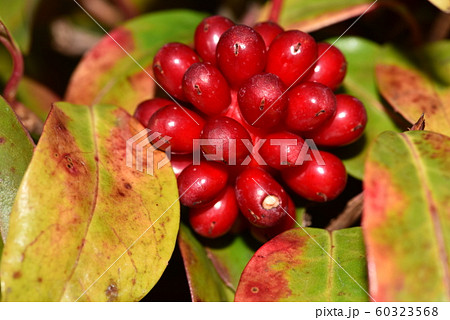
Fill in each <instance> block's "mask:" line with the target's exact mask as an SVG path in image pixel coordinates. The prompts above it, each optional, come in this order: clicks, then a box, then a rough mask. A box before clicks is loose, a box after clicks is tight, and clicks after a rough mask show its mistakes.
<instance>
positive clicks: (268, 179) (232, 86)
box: [135, 16, 367, 240]
mask: <svg viewBox="0 0 450 320" xmlns="http://www.w3.org/2000/svg"><path fill="white" fill-rule="evenodd" d="M346 68H347V63H346V60H345V57H344V56H343V54H342V53H341V52H340V51H339V49H337V48H336V47H334V46H332V45H330V44H327V43H316V42H315V40H314V39H313V38H312V37H311V36H310V35H309V34H307V33H304V32H301V31H298V30H289V31H284V30H283V29H282V28H281V27H280V26H279V25H277V24H276V23H273V22H263V23H259V24H257V25H255V26H254V27H253V28H251V27H249V26H245V25H235V24H234V23H233V22H232V21H231V20H229V19H227V18H225V17H221V16H212V17H208V18H206V19H204V20H203V21H202V22H201V23H200V24H199V25H198V27H197V29H196V31H195V39H194V49H192V48H191V47H189V46H187V45H185V44H181V43H168V44H166V45H164V46H163V47H162V48H161V49H160V50H159V51H158V52H157V53H156V55H155V58H154V61H153V72H154V75H155V77H156V80H157V81H158V83H159V84H160V85H161V86H162V87H163V89H164V90H165V91H166V92H167V93H168V94H170V95H171V96H172V97H174V98H175V99H176V103H175V100H174V101H170V100H166V99H162V98H155V99H152V100H148V101H145V102H143V103H141V104H140V105H139V106H138V108H137V110H136V113H135V117H136V118H137V119H138V120H139V121H140V122H141V123H142V124H144V125H146V126H147V128H149V129H150V130H151V131H152V132H157V133H160V134H161V136H160V139H164V141H159V143H158V145H160V146H159V149H161V150H166V149H167V148H168V147H169V146H170V152H171V153H172V165H173V167H174V171H175V173H176V175H177V178H178V188H179V192H180V196H181V197H180V201H181V203H182V204H183V205H185V206H187V207H189V208H190V213H189V214H190V217H189V218H190V223H191V225H192V227H193V229H194V230H195V231H196V232H197V233H199V234H200V235H202V236H205V237H209V238H215V237H219V236H221V235H223V234H225V233H227V232H228V231H229V230H230V228H231V227H232V225H233V224H234V223H235V220H236V219H237V217H238V214H239V211H240V212H242V214H243V216H245V217H246V218H247V220H248V221H249V222H250V223H251V230H252V233H253V234H254V235H255V236H256V237H257V238H259V239H264V240H266V239H267V238H270V237H272V236H274V235H276V234H278V233H280V232H282V231H284V230H286V229H290V228H292V227H294V226H295V221H294V220H293V218H295V206H294V204H293V202H292V200H291V198H290V197H289V195H288V194H287V193H286V191H285V190H284V188H283V187H282V186H281V185H280V184H279V183H278V182H277V181H276V179H275V178H274V177H276V176H280V177H281V179H282V181H284V183H285V184H286V185H287V186H289V187H290V188H291V189H292V190H293V191H294V192H295V193H297V194H299V195H300V196H302V197H304V198H306V199H308V200H312V201H318V202H323V201H328V200H332V199H335V198H336V197H337V196H338V195H339V194H340V193H341V192H342V191H343V190H344V188H345V185H346V181H347V173H346V170H345V167H344V165H343V164H342V162H341V160H340V159H339V158H338V157H336V156H335V155H333V154H331V153H329V152H325V151H319V150H317V149H314V148H312V147H313V146H314V145H310V144H308V141H309V140H304V139H310V141H313V142H314V143H315V144H317V145H319V146H324V147H336V146H342V145H346V144H349V143H352V142H354V141H355V140H356V139H358V138H359V137H360V136H361V135H362V133H363V131H364V128H365V125H366V122H367V115H366V111H365V109H364V106H363V104H362V103H361V102H360V101H359V100H357V99H356V98H354V97H352V96H349V95H345V94H337V95H335V94H334V93H333V91H334V90H335V89H337V88H338V87H339V85H340V84H341V83H342V81H343V79H344V76H345V73H346ZM167 137H170V140H168V139H167ZM156 141H158V139H155V140H154V141H153V143H154V142H156ZM200 153H201V154H200ZM192 154H197V155H198V159H199V161H198V163H193V161H192ZM194 158H195V157H194ZM211 160H212V161H211Z"/></svg>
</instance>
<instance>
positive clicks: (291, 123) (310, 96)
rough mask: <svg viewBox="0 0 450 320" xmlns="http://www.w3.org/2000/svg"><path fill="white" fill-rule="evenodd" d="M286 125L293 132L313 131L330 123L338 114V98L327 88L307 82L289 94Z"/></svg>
mask: <svg viewBox="0 0 450 320" xmlns="http://www.w3.org/2000/svg"><path fill="white" fill-rule="evenodd" d="M288 99H289V103H288V108H287V114H286V118H285V123H286V125H287V127H288V129H290V130H293V131H311V130H314V129H317V128H318V127H320V126H321V125H323V124H325V123H326V122H327V121H330V120H331V119H332V117H333V116H334V114H335V113H336V97H335V96H334V93H333V91H331V89H330V88H328V87H327V86H324V85H323V84H320V83H316V82H305V83H302V84H300V85H298V86H295V87H294V88H292V89H291V90H289V92H288Z"/></svg>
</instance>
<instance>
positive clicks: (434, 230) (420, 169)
mask: <svg viewBox="0 0 450 320" xmlns="http://www.w3.org/2000/svg"><path fill="white" fill-rule="evenodd" d="M449 152H450V138H448V137H446V136H443V135H440V134H437V133H432V132H429V131H410V132H406V133H401V134H398V133H394V132H385V133H383V134H381V135H380V136H379V137H378V138H377V139H376V140H375V142H374V144H373V146H372V148H371V150H370V153H369V157H368V159H367V164H366V171H365V175H364V212H363V230H364V238H365V242H366V247H367V258H368V265H369V266H370V270H369V280H370V281H369V282H370V290H371V292H370V293H371V295H372V296H373V297H374V298H375V300H377V301H448V300H450V292H449V288H450V280H449V279H450V278H449V267H450V262H449V253H450V216H449V213H450V189H449V185H450V157H449V156H448V155H449Z"/></svg>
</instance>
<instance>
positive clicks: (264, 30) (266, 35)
mask: <svg viewBox="0 0 450 320" xmlns="http://www.w3.org/2000/svg"><path fill="white" fill-rule="evenodd" d="M253 29H254V30H255V31H256V32H258V33H259V34H260V35H261V37H262V38H263V39H264V43H265V44H266V50H269V46H270V44H271V43H272V41H273V39H275V37H276V36H277V35H279V34H280V33H282V32H283V31H284V29H283V28H282V27H280V25H278V24H277V23H275V22H272V21H264V22H259V23H257V24H255V25H254V26H253Z"/></svg>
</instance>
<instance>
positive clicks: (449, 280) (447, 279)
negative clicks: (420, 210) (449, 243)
mask: <svg viewBox="0 0 450 320" xmlns="http://www.w3.org/2000/svg"><path fill="white" fill-rule="evenodd" d="M400 136H401V137H402V139H403V140H404V141H405V143H406V145H407V146H408V147H409V149H410V150H411V154H412V159H413V161H414V164H415V167H416V168H417V173H418V175H419V177H420V179H421V181H425V183H422V184H421V186H422V189H423V192H424V194H425V198H426V201H427V207H428V211H429V212H430V215H431V224H432V225H433V229H434V231H435V232H434V233H433V234H434V235H435V237H436V243H437V246H438V255H439V258H440V259H439V260H440V262H441V264H442V269H443V273H444V275H443V276H444V279H443V280H444V286H445V292H446V295H447V298H450V270H449V266H448V264H447V261H448V254H447V251H446V250H445V241H444V235H443V231H442V228H441V224H440V221H439V214H438V212H437V209H436V208H437V205H436V202H435V201H434V199H433V196H432V194H431V190H430V188H429V184H430V183H429V181H428V179H427V176H426V174H425V168H424V167H425V166H424V164H423V161H422V160H421V157H420V156H419V152H418V150H417V148H416V146H415V145H414V143H413V142H412V141H411V140H410V138H409V137H408V136H407V135H406V134H404V133H401V134H400Z"/></svg>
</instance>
